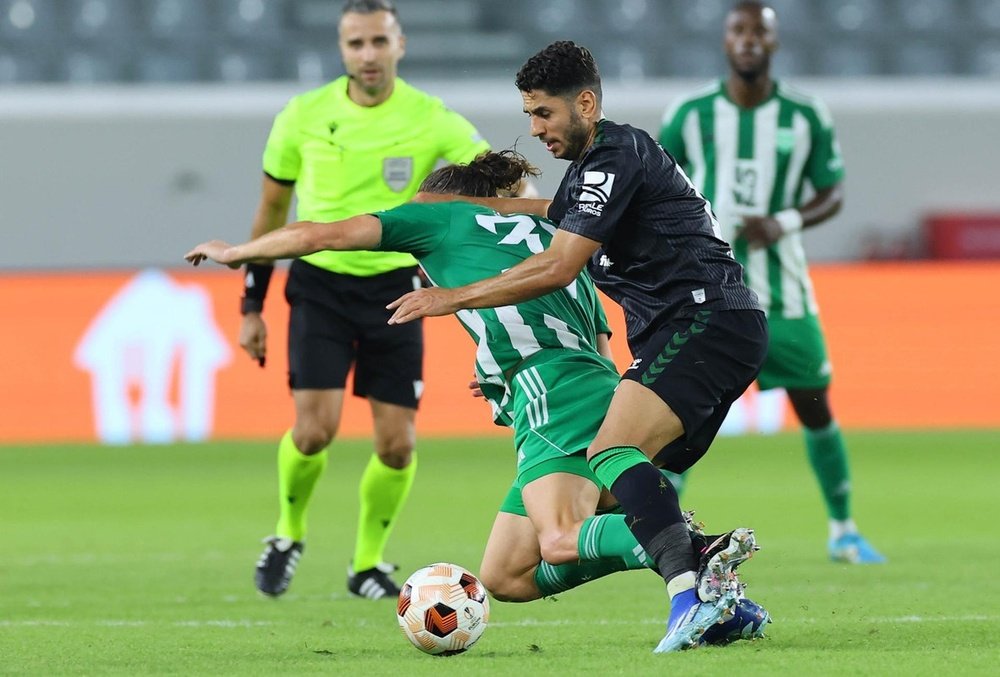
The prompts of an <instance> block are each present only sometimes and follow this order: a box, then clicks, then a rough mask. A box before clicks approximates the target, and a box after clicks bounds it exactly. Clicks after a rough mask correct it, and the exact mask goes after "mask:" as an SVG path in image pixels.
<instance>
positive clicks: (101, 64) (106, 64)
mask: <svg viewBox="0 0 1000 677" xmlns="http://www.w3.org/2000/svg"><path fill="white" fill-rule="evenodd" d="M58 75H59V78H60V79H61V80H65V81H66V82H70V83H80V84H89V83H97V82H117V81H121V80H124V79H125V75H124V62H123V60H122V59H121V58H118V57H117V56H113V55H109V54H99V53H95V52H90V51H77V52H71V53H69V54H67V55H66V57H65V58H64V59H63V62H62V64H61V66H60V72H59V74H58Z"/></svg>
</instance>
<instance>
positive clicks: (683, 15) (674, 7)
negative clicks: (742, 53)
mask: <svg viewBox="0 0 1000 677" xmlns="http://www.w3.org/2000/svg"><path fill="white" fill-rule="evenodd" d="M729 6H730V3H729V2H728V1H727V0H703V1H702V2H688V0H673V1H672V2H671V6H670V10H669V11H670V16H672V17H675V18H676V20H677V21H679V23H680V25H681V26H682V27H683V29H684V31H683V32H684V33H686V34H688V35H690V34H691V33H699V34H704V35H716V36H720V38H721V36H722V22H723V20H724V19H725V16H726V12H728V11H729Z"/></svg>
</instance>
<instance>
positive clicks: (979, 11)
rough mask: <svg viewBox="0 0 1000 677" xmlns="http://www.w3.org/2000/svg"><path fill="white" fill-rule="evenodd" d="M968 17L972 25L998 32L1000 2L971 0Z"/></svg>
mask: <svg viewBox="0 0 1000 677" xmlns="http://www.w3.org/2000/svg"><path fill="white" fill-rule="evenodd" d="M970 15H971V18H972V23H973V25H976V26H981V27H983V28H985V29H987V30H989V29H992V30H1000V2H997V0H971V5H970Z"/></svg>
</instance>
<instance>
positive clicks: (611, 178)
mask: <svg viewBox="0 0 1000 677" xmlns="http://www.w3.org/2000/svg"><path fill="white" fill-rule="evenodd" d="M614 185H615V175H614V174H612V173H611V172H584V173H583V185H581V186H580V201H579V202H578V203H577V205H576V207H577V210H579V211H581V212H583V213H585V214H591V215H593V216H600V215H601V214H603V213H604V205H605V204H607V202H608V198H610V197H611V188H612V187H613V186H614Z"/></svg>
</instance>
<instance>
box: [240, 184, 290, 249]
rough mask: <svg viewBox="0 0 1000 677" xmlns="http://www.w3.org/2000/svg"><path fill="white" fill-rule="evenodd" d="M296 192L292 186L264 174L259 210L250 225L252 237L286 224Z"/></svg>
mask: <svg viewBox="0 0 1000 677" xmlns="http://www.w3.org/2000/svg"><path fill="white" fill-rule="evenodd" d="M294 192H295V189H294V188H293V187H292V186H287V185H285V184H283V183H278V182H277V181H275V180H274V179H272V178H271V177H269V176H267V175H266V174H265V175H264V178H263V180H262V183H261V189H260V202H259V203H258V204H257V211H256V212H254V217H253V223H252V225H251V226H250V239H255V238H258V237H260V236H262V235H265V234H267V233H270V232H271V231H273V230H277V229H278V228H281V227H282V226H283V225H285V222H286V221H287V220H288V210H289V207H290V206H291V204H292V196H293V195H294Z"/></svg>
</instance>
